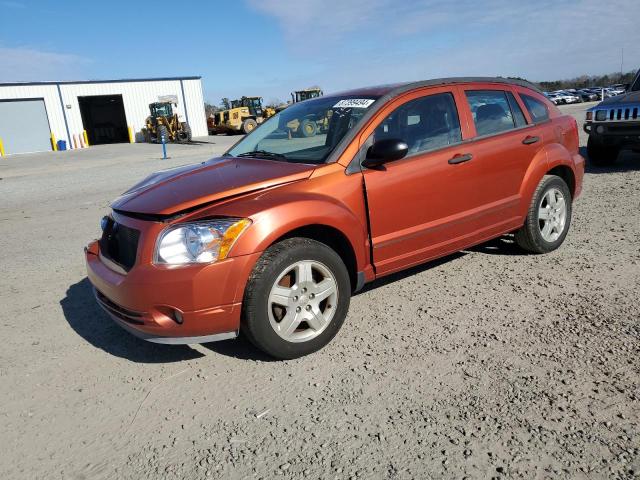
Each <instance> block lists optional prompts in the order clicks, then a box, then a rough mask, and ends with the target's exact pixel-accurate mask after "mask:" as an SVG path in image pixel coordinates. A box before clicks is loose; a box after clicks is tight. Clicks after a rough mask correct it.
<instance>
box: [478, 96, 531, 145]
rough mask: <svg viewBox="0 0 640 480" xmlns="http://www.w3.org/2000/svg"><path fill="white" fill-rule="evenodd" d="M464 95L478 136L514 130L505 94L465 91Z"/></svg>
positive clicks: (514, 124)
mask: <svg viewBox="0 0 640 480" xmlns="http://www.w3.org/2000/svg"><path fill="white" fill-rule="evenodd" d="M465 93H466V95H467V100H468V101H469V107H470V108H471V113H472V115H473V121H474V123H475V125H476V132H477V134H478V136H483V135H492V134H494V133H500V132H504V131H506V130H511V129H512V128H515V126H516V123H515V121H514V119H513V115H512V114H511V107H510V106H509V101H508V100H507V94H506V92H503V91H502V90H467V91H466V92H465ZM520 113H522V112H520Z"/></svg>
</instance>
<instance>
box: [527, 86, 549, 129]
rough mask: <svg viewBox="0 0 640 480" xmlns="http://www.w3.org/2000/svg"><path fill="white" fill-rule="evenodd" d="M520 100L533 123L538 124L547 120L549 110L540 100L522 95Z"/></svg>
mask: <svg viewBox="0 0 640 480" xmlns="http://www.w3.org/2000/svg"><path fill="white" fill-rule="evenodd" d="M520 98H521V99H522V102H523V103H524V106H525V107H527V110H528V111H529V115H531V119H532V120H533V123H540V122H544V121H546V120H549V109H548V108H547V106H546V105H545V103H544V102H543V101H542V100H538V99H537V98H533V97H532V96H530V95H525V94H524V93H521V94H520Z"/></svg>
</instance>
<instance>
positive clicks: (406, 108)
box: [373, 93, 462, 155]
mask: <svg viewBox="0 0 640 480" xmlns="http://www.w3.org/2000/svg"><path fill="white" fill-rule="evenodd" d="M384 138H398V139H401V140H403V141H405V142H406V143H407V145H409V155H411V154H415V153H420V152H426V151H429V150H436V149H438V148H443V147H446V146H449V145H453V144H454V143H459V142H461V141H462V132H461V131H460V120H459V119H458V111H457V109H456V104H455V101H454V99H453V95H452V94H451V93H439V94H435V95H429V96H426V97H420V98H416V99H415V100H411V101H409V102H407V103H405V104H404V105H401V106H400V107H398V108H397V109H395V110H394V111H393V112H392V113H391V115H389V116H388V117H387V118H385V119H384V120H383V121H382V123H380V125H378V127H377V128H376V129H375V131H374V132H373V139H374V141H377V140H382V139H384Z"/></svg>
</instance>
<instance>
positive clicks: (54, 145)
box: [51, 132, 58, 152]
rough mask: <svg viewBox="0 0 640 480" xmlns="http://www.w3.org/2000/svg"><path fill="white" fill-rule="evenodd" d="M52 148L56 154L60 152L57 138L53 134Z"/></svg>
mask: <svg viewBox="0 0 640 480" xmlns="http://www.w3.org/2000/svg"><path fill="white" fill-rule="evenodd" d="M51 147H52V148H53V151H54V152H57V151H58V143H57V142H56V136H55V135H54V134H53V132H51Z"/></svg>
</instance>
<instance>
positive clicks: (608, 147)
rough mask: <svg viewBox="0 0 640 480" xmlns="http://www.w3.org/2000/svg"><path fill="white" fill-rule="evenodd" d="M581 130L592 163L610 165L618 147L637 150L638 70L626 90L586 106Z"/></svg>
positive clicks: (639, 144) (639, 147)
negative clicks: (586, 140) (585, 138)
mask: <svg viewBox="0 0 640 480" xmlns="http://www.w3.org/2000/svg"><path fill="white" fill-rule="evenodd" d="M584 131H585V132H587V133H588V134H589V142H588V143H587V153H588V154H589V160H590V161H591V163H592V164H593V165H597V166H605V165H611V164H612V163H613V162H615V161H616V158H617V157H618V153H619V152H620V150H624V149H627V150H633V151H636V152H640V70H638V73H637V74H636V78H635V80H634V81H633V83H632V84H631V87H630V88H629V89H628V90H627V92H626V93H624V94H623V95H617V96H615V97H611V98H607V99H606V100H604V101H603V102H600V103H599V104H598V105H596V106H595V107H591V108H590V109H589V110H587V118H586V121H585V123H584Z"/></svg>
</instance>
